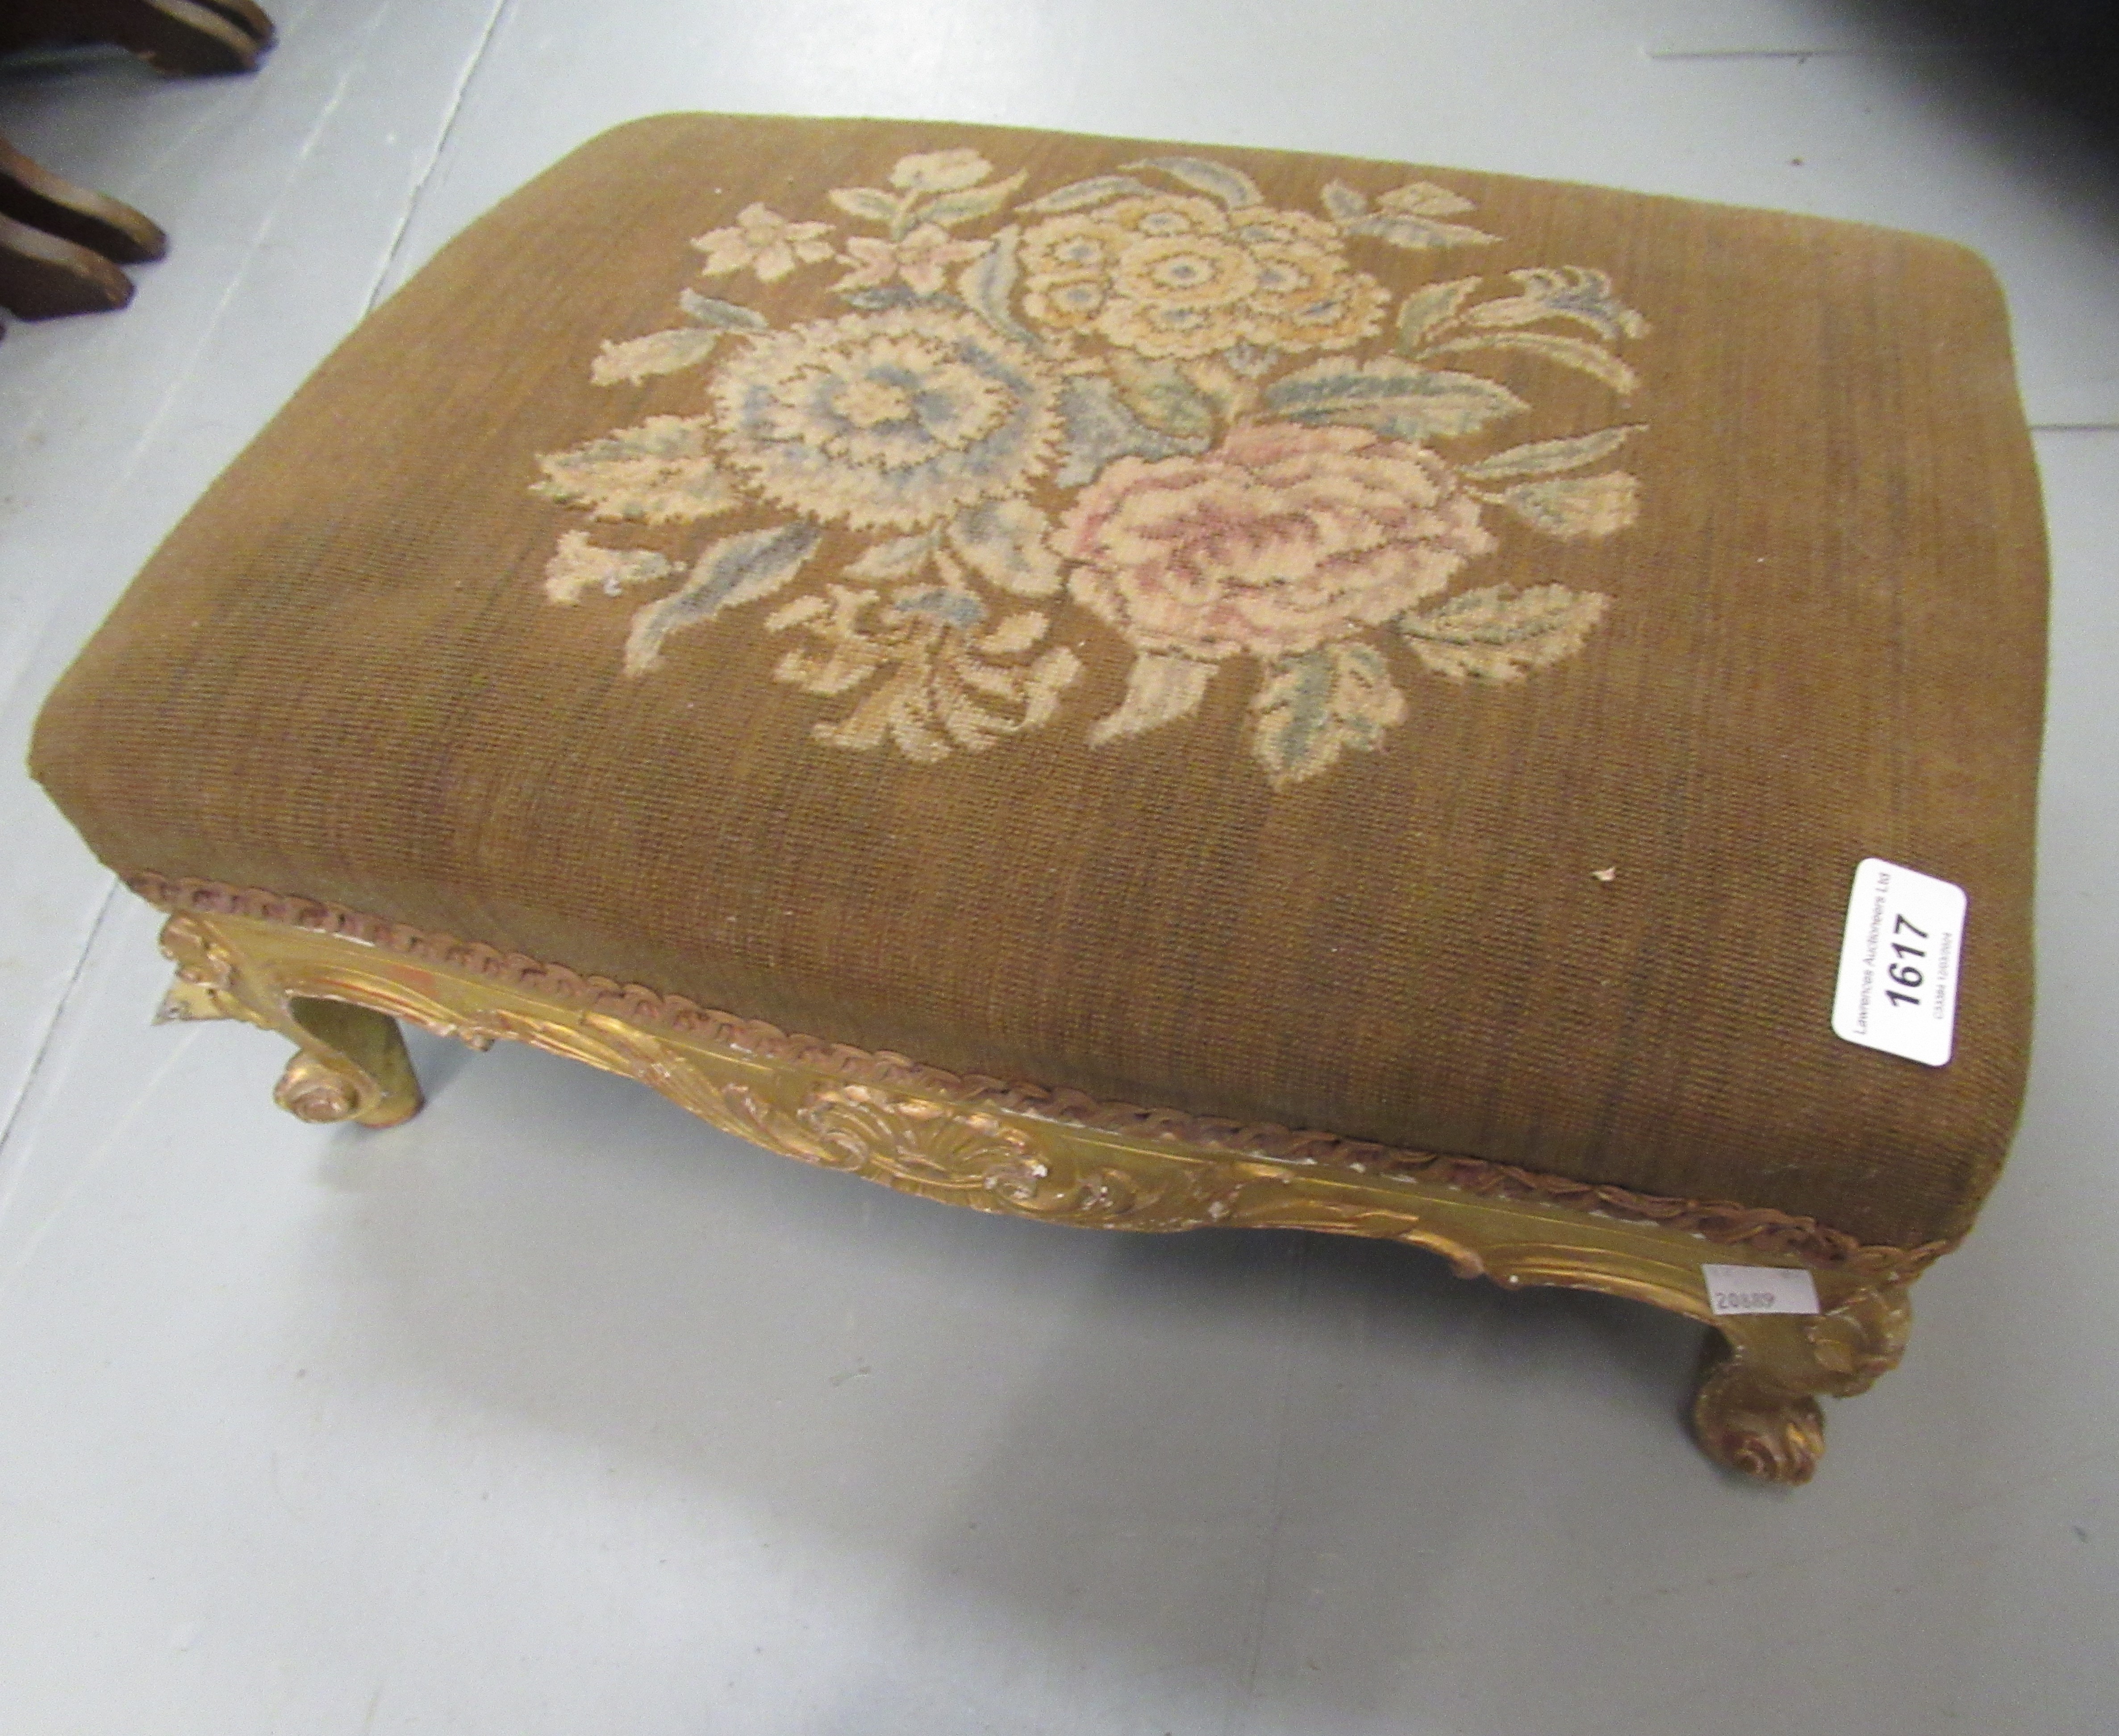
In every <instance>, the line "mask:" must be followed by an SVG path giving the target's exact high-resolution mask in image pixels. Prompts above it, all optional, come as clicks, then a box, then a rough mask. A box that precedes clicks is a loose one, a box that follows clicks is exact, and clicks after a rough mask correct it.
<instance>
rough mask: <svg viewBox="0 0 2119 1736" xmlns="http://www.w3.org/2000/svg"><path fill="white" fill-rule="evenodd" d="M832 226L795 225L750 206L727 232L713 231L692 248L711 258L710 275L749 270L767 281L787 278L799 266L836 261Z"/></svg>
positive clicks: (708, 273) (770, 211)
mask: <svg viewBox="0 0 2119 1736" xmlns="http://www.w3.org/2000/svg"><path fill="white" fill-rule="evenodd" d="M831 232H832V225H830V224H828V223H791V222H789V221H788V220H787V219H786V218H785V217H783V216H781V215H780V213H779V212H778V211H772V210H770V209H768V208H767V207H765V206H763V205H746V206H745V207H744V208H743V209H742V210H741V211H738V212H737V213H736V217H735V224H734V225H732V226H731V227H730V228H727V229H714V230H707V233H706V234H703V235H698V236H695V237H693V241H692V245H693V246H694V247H696V248H698V250H699V251H700V252H701V253H704V254H705V255H706V256H707V263H706V268H705V269H706V274H707V276H709V277H720V276H726V274H727V273H729V272H740V271H741V270H743V269H744V267H746V266H748V267H750V269H751V270H753V271H754V272H757V273H758V276H759V277H760V279H762V280H763V281H765V282H767V283H771V282H773V281H775V280H777V279H778V278H781V277H785V276H786V275H787V274H788V273H789V272H791V271H793V270H794V269H795V266H796V265H797V264H798V263H800V264H804V265H814V264H816V263H817V262H818V261H819V260H823V259H828V258H831V257H832V244H831V243H830V242H829V241H828V240H826V239H824V238H825V237H826V236H827V235H828V234H831Z"/></svg>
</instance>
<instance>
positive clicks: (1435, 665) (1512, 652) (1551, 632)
mask: <svg viewBox="0 0 2119 1736" xmlns="http://www.w3.org/2000/svg"><path fill="white" fill-rule="evenodd" d="M1610 603H1611V599H1610V598H1609V597H1608V596H1604V595H1603V594H1602V592H1597V591H1570V590H1569V589H1568V588H1567V587H1566V586H1565V585H1532V587H1530V588H1529V589H1528V590H1527V591H1519V590H1517V589H1516V588H1515V587H1514V586H1513V585H1492V586H1489V587H1487V588H1486V589H1485V590H1483V591H1468V592H1465V593H1464V594H1463V596H1458V597H1453V598H1451V599H1450V601H1448V602H1446V603H1444V604H1443V605H1442V606H1441V607H1440V608H1439V609H1433V610H1429V611H1428V612H1427V613H1426V614H1425V615H1400V616H1399V617H1398V630H1399V631H1400V632H1401V633H1403V634H1404V635H1405V637H1406V641H1407V643H1408V644H1409V645H1410V646H1411V647H1412V652H1413V654H1414V655H1415V656H1416V657H1418V658H1419V659H1420V661H1421V662H1423V663H1425V664H1426V666H1428V667H1429V668H1430V669H1431V670H1433V671H1435V674H1437V675H1446V676H1448V677H1449V680H1453V681H1488V682H1500V681H1520V680H1522V679H1523V674H1524V671H1527V670H1532V669H1540V668H1543V667H1544V666H1546V665H1547V664H1549V663H1556V662H1558V661H1560V659H1561V658H1562V657H1571V656H1573V655H1574V653H1575V652H1578V651H1579V650H1580V649H1581V648H1582V647H1583V643H1584V642H1585V641H1586V640H1587V639H1588V637H1589V635H1590V634H1591V632H1592V631H1593V630H1594V629H1595V627H1596V625H1597V622H1598V621H1600V620H1602V619H1603V617H1604V610H1605V609H1606V608H1607V606H1609V605H1610Z"/></svg>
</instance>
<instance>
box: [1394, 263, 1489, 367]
mask: <svg viewBox="0 0 2119 1736" xmlns="http://www.w3.org/2000/svg"><path fill="white" fill-rule="evenodd" d="M1480 281H1481V280H1480V279H1478V278H1477V277H1458V278H1456V279H1454V280H1453V281H1450V282H1449V283H1430V284H1428V285H1426V286H1424V287H1423V288H1421V289H1417V290H1413V291H1412V293H1411V294H1410V295H1407V297H1406V298H1405V301H1404V304H1403V305H1402V306H1401V307H1400V308H1399V309H1398V348H1399V349H1401V350H1403V351H1404V352H1405V353H1406V354H1407V355H1412V353H1413V352H1414V351H1415V350H1417V349H1418V348H1419V347H1420V345H1421V341H1422V340H1423V339H1424V338H1425V337H1426V336H1427V334H1428V333H1429V332H1432V331H1433V330H1434V329H1435V327H1437V326H1439V325H1441V324H1442V323H1444V322H1445V321H1446V320H1449V319H1451V318H1454V317H1455V315H1456V313H1457V310H1458V309H1459V308H1461V307H1463V305H1464V299H1465V298H1466V297H1467V296H1468V295H1470V294H1471V293H1472V290H1476V289H1477V288H1478V286H1479V284H1480Z"/></svg>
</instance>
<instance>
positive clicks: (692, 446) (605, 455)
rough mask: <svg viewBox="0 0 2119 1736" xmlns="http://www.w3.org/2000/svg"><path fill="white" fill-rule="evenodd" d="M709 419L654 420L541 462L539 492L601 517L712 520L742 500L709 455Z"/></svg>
mask: <svg viewBox="0 0 2119 1736" xmlns="http://www.w3.org/2000/svg"><path fill="white" fill-rule="evenodd" d="M537 462H538V465H539V466H540V468H541V469H542V470H543V471H544V472H545V480H543V481H542V482H538V483H535V484H532V485H531V493H532V494H541V495H543V496H544V497H545V499H547V500H554V501H557V502H558V503H559V504H560V505H561V506H573V507H581V508H586V509H587V512H588V513H590V515H591V517H593V518H627V519H632V520H634V521H636V522H639V523H642V524H670V523H675V522H681V521H684V520H687V519H695V518H712V516H713V515H714V514H715V513H722V512H726V511H727V510H728V509H729V508H730V507H732V506H734V505H735V504H736V503H737V500H738V499H739V497H738V495H737V494H736V492H735V489H734V488H732V487H731V486H730V485H729V482H728V480H727V479H726V478H725V477H724V476H722V475H721V472H720V471H716V469H715V468H714V466H713V461H712V459H711V458H710V457H708V456H707V418H706V417H704V416H650V417H649V418H648V419H647V420H646V421H644V422H641V423H638V424H636V425H634V426H633V427H631V428H621V429H618V430H617V431H616V432H615V433H614V434H605V436H603V438H602V439H596V440H585V441H583V442H582V444H580V445H579V446H576V447H573V448H569V449H568V450H567V451H565V452H562V453H546V454H545V456H544V457H540V459H538V461H537Z"/></svg>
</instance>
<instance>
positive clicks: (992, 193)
mask: <svg viewBox="0 0 2119 1736" xmlns="http://www.w3.org/2000/svg"><path fill="white" fill-rule="evenodd" d="M1027 173H1028V171H1027V170H1025V169H1017V170H1016V172H1015V173H1014V174H1012V175H1010V176H1009V177H1008V179H1006V180H1005V181H995V183H993V184H992V185H991V186H990V187H971V188H966V189H965V190H964V191H963V192H962V193H944V194H943V196H942V197H940V198H939V199H937V200H935V202H934V203H933V204H932V205H930V206H927V207H925V208H924V209H923V210H921V211H919V212H918V213H917V216H918V217H919V219H920V221H921V222H922V223H939V225H941V226H942V227H943V228H944V229H953V228H954V227H955V226H956V225H957V224H959V223H969V222H970V221H971V220H972V219H974V218H976V217H990V216H992V215H993V214H994V213H995V211H999V209H1000V208H1001V207H1003V206H1004V205H1006V204H1007V203H1008V201H1009V200H1010V199H1012V198H1013V197H1015V195H1016V193H1018V191H1019V190H1020V189H1021V188H1022V183H1023V181H1024V179H1025V178H1026V177H1027Z"/></svg>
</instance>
